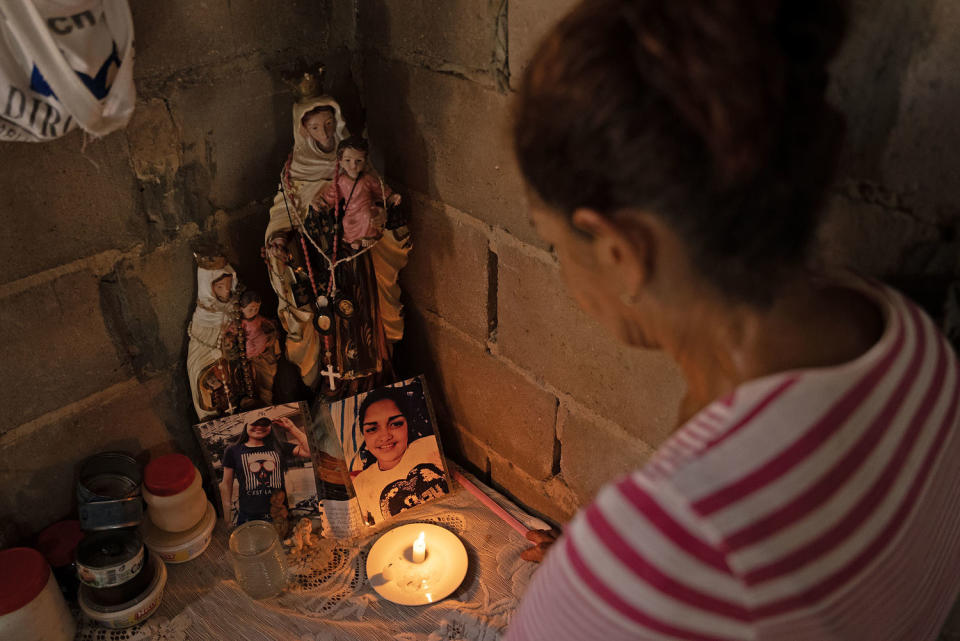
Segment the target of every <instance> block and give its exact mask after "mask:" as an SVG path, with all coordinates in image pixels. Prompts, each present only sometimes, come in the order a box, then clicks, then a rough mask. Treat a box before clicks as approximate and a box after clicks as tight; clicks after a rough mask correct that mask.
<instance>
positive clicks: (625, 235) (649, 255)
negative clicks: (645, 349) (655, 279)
mask: <svg viewBox="0 0 960 641" xmlns="http://www.w3.org/2000/svg"><path fill="white" fill-rule="evenodd" d="M571 222H572V223H573V226H574V227H575V228H577V229H579V230H580V231H582V232H584V233H586V234H588V235H589V236H590V237H591V238H592V239H593V243H592V244H593V253H594V259H595V260H596V263H597V266H598V267H599V268H600V269H601V270H602V271H603V272H604V273H607V274H609V275H610V276H612V277H613V278H615V279H616V280H617V281H618V285H619V289H620V290H621V291H620V293H621V296H622V297H623V298H624V299H625V300H626V299H629V300H635V299H637V298H639V296H640V293H641V292H642V291H643V289H644V287H645V285H647V283H648V281H649V279H650V278H651V276H652V275H653V264H654V243H653V235H652V234H651V233H650V230H649V229H648V228H647V226H646V225H644V224H643V222H642V221H639V220H632V219H631V220H627V219H625V218H623V217H621V218H619V219H616V218H615V219H610V218H608V217H606V216H603V215H602V214H600V213H599V212H597V211H596V210H593V209H586V208H581V209H577V210H576V211H574V212H573V216H572V218H571Z"/></svg>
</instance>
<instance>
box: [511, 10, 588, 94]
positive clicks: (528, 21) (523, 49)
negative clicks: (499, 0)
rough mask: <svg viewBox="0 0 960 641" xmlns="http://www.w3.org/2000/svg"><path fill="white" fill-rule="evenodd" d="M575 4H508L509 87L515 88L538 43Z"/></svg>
mask: <svg viewBox="0 0 960 641" xmlns="http://www.w3.org/2000/svg"><path fill="white" fill-rule="evenodd" d="M576 4H578V3H577V0H522V1H520V2H516V1H514V2H511V3H510V12H509V19H508V20H507V25H508V29H507V34H508V38H509V43H510V49H509V50H510V86H511V87H514V88H516V87H518V86H519V83H520V79H521V74H522V73H523V70H524V69H526V68H527V64H528V63H529V62H530V58H531V57H532V56H533V54H534V52H535V51H536V49H537V45H538V44H539V43H540V40H541V39H542V38H543V37H544V36H545V35H546V34H547V32H548V31H550V29H551V28H552V27H553V26H554V25H555V24H556V23H557V22H558V21H559V20H560V19H561V18H562V17H563V16H565V15H566V14H567V13H568V12H569V11H570V9H572V8H573V7H574V5H576Z"/></svg>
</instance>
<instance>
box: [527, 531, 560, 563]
mask: <svg viewBox="0 0 960 641" xmlns="http://www.w3.org/2000/svg"><path fill="white" fill-rule="evenodd" d="M557 536H558V533H557V532H555V531H553V530H530V531H529V532H527V540H528V541H530V542H531V543H534V546H533V547H532V548H527V549H526V550H524V551H523V553H522V554H521V555H520V558H522V559H523V560H524V561H533V562H534V563H540V562H541V561H543V557H544V556H546V554H547V550H549V549H550V546H551V545H553V544H554V542H556V540H557Z"/></svg>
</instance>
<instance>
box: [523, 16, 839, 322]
mask: <svg viewBox="0 0 960 641" xmlns="http://www.w3.org/2000/svg"><path fill="white" fill-rule="evenodd" d="M844 27H845V13H844V11H843V8H842V6H841V5H840V4H839V1H831V0H781V1H779V2H778V1H777V0H731V1H730V2H715V1H714V0H689V1H687V2H664V1H662V0H590V1H588V2H583V3H581V4H580V5H579V6H578V7H577V8H576V9H575V10H574V11H573V12H572V13H571V14H570V15H568V16H567V17H566V18H565V19H564V20H563V21H561V22H560V24H559V25H558V26H557V27H556V28H555V29H554V30H553V32H552V33H551V34H549V35H548V36H547V38H546V39H545V40H544V41H543V42H542V43H541V45H540V47H539V49H538V51H537V53H536V55H535V56H534V58H533V60H532V62H531V63H530V65H529V67H528V68H527V70H526V72H525V74H524V78H523V82H522V85H521V88H520V91H519V95H518V98H517V102H516V117H515V129H514V137H515V144H516V152H517V157H518V161H519V164H520V168H521V171H522V172H523V174H524V176H525V178H526V180H527V183H528V184H529V186H530V187H531V188H532V189H533V190H534V191H535V192H536V195H537V196H538V197H539V198H540V200H542V201H543V203H544V204H546V205H548V206H550V207H552V208H554V209H557V210H559V211H561V212H563V213H565V214H567V215H569V214H571V213H572V212H573V211H574V210H575V209H577V208H580V207H586V208H591V209H595V210H597V211H599V212H600V213H602V214H611V213H613V212H617V211H620V210H624V209H630V208H633V209H642V210H646V211H650V212H652V213H654V214H657V215H659V216H660V217H661V218H662V219H663V220H664V221H665V222H666V223H667V224H669V225H670V227H671V228H672V229H673V230H674V231H676V232H677V233H678V234H680V236H681V237H682V238H683V239H684V240H685V242H686V243H687V245H688V246H689V247H690V250H691V254H692V259H693V261H694V263H695V266H696V267H697V268H699V270H700V271H701V273H702V274H703V275H704V276H705V277H707V278H708V279H709V280H710V281H711V282H712V283H713V284H714V286H716V287H717V288H718V289H719V290H720V291H721V292H723V293H725V294H726V295H728V296H731V297H733V298H735V299H739V300H742V301H745V302H750V303H753V304H757V305H765V304H768V303H769V302H770V300H771V299H772V297H773V293H774V291H775V290H776V287H777V285H778V283H779V279H780V277H782V276H783V275H784V273H785V271H786V270H789V269H791V268H794V267H796V266H798V265H800V264H802V262H803V260H804V258H805V254H806V250H807V247H808V245H809V244H810V241H811V239H812V236H813V233H814V231H815V229H816V222H817V219H818V214H819V209H820V207H821V204H822V201H823V197H824V192H825V191H826V188H827V186H828V184H829V182H830V180H831V178H832V174H833V168H834V158H835V156H836V151H837V147H838V145H839V142H840V139H841V138H842V128H843V124H842V119H841V118H840V116H839V115H838V114H837V113H836V112H835V111H834V110H833V109H832V108H831V107H830V106H829V105H828V104H827V102H826V100H825V98H824V92H825V88H826V83H827V74H826V71H825V67H826V63H827V62H828V61H829V59H830V58H831V57H832V55H833V54H834V53H835V51H836V49H837V48H838V46H839V43H840V40H841V38H842V35H843V31H844Z"/></svg>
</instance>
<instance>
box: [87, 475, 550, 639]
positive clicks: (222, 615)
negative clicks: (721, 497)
mask: <svg viewBox="0 0 960 641" xmlns="http://www.w3.org/2000/svg"><path fill="white" fill-rule="evenodd" d="M484 489H485V490H486V488H484ZM489 492H490V493H491V494H492V495H493V496H494V497H495V498H496V499H497V501H498V502H499V503H501V505H503V506H504V507H506V508H507V509H508V511H510V512H511V513H513V514H514V516H516V517H517V518H518V519H520V520H521V521H522V522H523V523H524V524H525V525H528V526H529V527H531V528H545V527H547V526H546V524H544V523H543V522H541V521H539V520H538V519H535V518H533V517H530V516H528V515H526V514H524V513H523V512H521V511H519V510H518V509H517V508H516V507H515V506H513V505H511V504H509V503H508V502H507V501H506V500H505V499H503V497H502V496H499V495H496V494H495V493H493V492H492V490H490V491H489ZM407 515H409V516H407ZM418 521H419V522H429V523H436V524H438V525H441V526H443V527H445V528H447V529H449V530H451V531H452V532H454V533H455V534H456V535H457V536H458V537H460V539H461V540H462V541H463V542H464V544H465V546H466V548H467V556H468V559H469V569H468V571H467V576H466V578H465V579H464V580H463V583H461V584H460V587H459V588H457V590H456V591H454V592H453V594H451V595H450V596H449V597H447V598H446V599H444V600H442V601H440V602H437V603H433V604H430V605H426V606H402V605H396V604H394V603H391V602H389V601H386V600H385V599H383V598H381V597H380V596H379V595H377V593H376V592H374V591H373V588H371V587H370V583H369V581H367V575H366V569H365V567H366V558H367V552H368V551H369V550H370V546H371V545H372V544H373V542H374V541H375V540H376V539H377V537H378V536H379V534H381V533H382V532H384V531H386V530H388V529H390V528H392V527H396V526H397V525H401V524H403V523H410V522H418ZM226 542H227V532H226V530H225V529H224V528H223V526H222V525H218V526H217V530H216V532H215V535H214V538H213V540H212V541H211V543H210V547H209V548H208V549H207V551H206V552H205V553H204V555H203V556H201V557H200V558H198V559H195V560H193V561H191V562H189V563H185V564H183V565H170V566H168V568H167V569H168V571H169V576H168V580H167V587H166V590H165V591H164V596H163V603H162V604H161V606H160V609H159V610H158V612H157V614H155V615H154V616H153V617H152V618H151V619H149V620H148V621H146V622H145V623H144V624H142V625H140V626H137V627H135V628H131V629H129V630H121V631H110V630H105V629H103V628H100V627H98V626H97V625H96V624H94V623H93V622H91V621H86V620H82V619H81V624H80V629H79V632H78V634H77V640H78V641H141V640H147V639H156V640H163V641H186V640H189V641H201V640H206V639H210V640H220V639H229V640H230V641H261V640H265V639H268V640H276V641H281V640H282V641H290V640H294V641H360V640H370V641H374V640H375V641H393V640H400V641H496V640H497V639H499V638H500V636H501V633H502V632H503V631H504V630H505V628H506V625H507V622H508V620H509V618H510V615H511V614H512V612H513V611H514V610H515V609H516V606H517V603H518V600H519V597H520V595H522V594H523V592H524V589H525V588H526V586H527V583H528V582H529V581H530V578H531V575H532V574H533V571H534V570H535V569H536V567H537V566H536V565H535V564H532V563H529V562H526V561H523V560H522V559H521V558H520V553H521V552H522V551H523V550H524V549H526V548H527V547H528V546H529V543H528V542H527V541H526V540H525V539H524V538H523V537H522V536H521V535H520V534H519V533H517V532H516V531H515V530H513V529H511V528H510V527H509V526H508V525H507V524H506V523H504V522H503V521H501V520H500V519H499V518H498V517H497V516H495V515H494V514H493V513H492V512H490V511H489V510H488V509H487V508H486V507H485V506H484V505H483V504H482V503H480V501H478V500H477V499H476V498H475V497H474V496H472V495H471V494H469V493H468V492H466V491H464V490H457V491H455V492H454V494H453V495H451V496H450V497H448V498H446V499H444V500H442V501H437V502H435V503H432V504H427V505H424V506H421V507H419V508H416V509H415V510H410V511H409V512H405V513H404V518H401V519H399V520H397V521H396V522H391V523H390V524H389V525H387V526H385V527H383V528H381V529H379V530H377V531H376V533H375V534H372V535H371V536H368V537H365V538H363V539H360V540H355V541H350V542H346V541H343V542H339V543H338V544H337V546H336V548H335V549H334V551H333V556H332V558H330V559H329V560H328V558H327V556H328V555H327V556H325V557H324V558H323V560H322V561H321V560H316V559H314V560H311V559H307V561H305V562H302V563H299V564H294V565H293V566H292V567H291V582H290V587H289V588H288V589H287V591H286V592H284V593H283V594H281V595H280V596H278V597H275V598H272V599H265V600H262V601H254V600H252V599H251V598H250V597H248V596H247V595H246V594H245V593H244V592H243V590H241V589H240V587H239V586H238V585H237V583H236V582H235V581H234V580H233V571H232V567H231V565H230V559H229V552H228V551H227V548H226Z"/></svg>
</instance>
